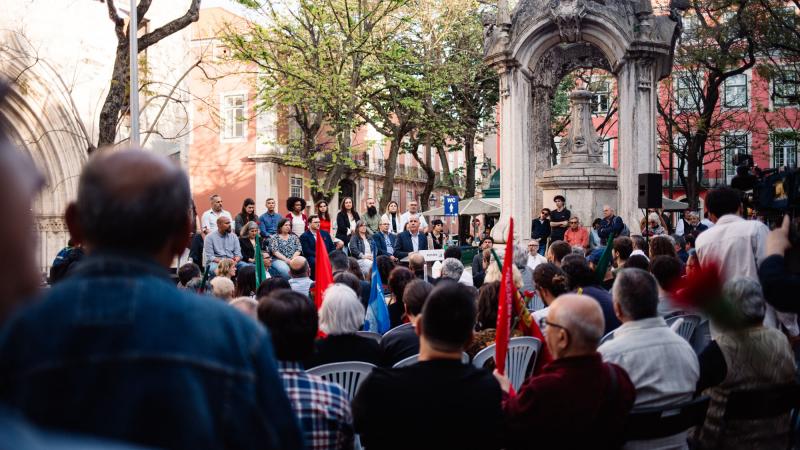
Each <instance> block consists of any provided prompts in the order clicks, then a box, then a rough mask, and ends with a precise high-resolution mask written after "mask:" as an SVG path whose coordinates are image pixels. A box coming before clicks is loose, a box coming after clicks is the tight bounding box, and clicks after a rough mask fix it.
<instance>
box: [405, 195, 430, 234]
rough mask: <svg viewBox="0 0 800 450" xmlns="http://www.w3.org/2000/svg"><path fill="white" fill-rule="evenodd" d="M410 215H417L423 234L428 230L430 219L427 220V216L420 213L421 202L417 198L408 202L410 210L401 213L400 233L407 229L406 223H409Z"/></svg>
mask: <svg viewBox="0 0 800 450" xmlns="http://www.w3.org/2000/svg"><path fill="white" fill-rule="evenodd" d="M410 216H417V219H418V220H419V228H420V229H421V230H422V233H423V234H425V233H427V232H428V221H427V220H425V216H423V215H422V214H420V213H419V203H417V201H416V200H411V201H410V202H409V203H408V211H406V212H404V213H403V214H401V215H400V233H402V232H403V231H404V230H405V229H406V223H408V218H409V217H410Z"/></svg>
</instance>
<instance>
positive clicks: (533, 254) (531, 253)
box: [528, 239, 547, 272]
mask: <svg viewBox="0 0 800 450" xmlns="http://www.w3.org/2000/svg"><path fill="white" fill-rule="evenodd" d="M539 245H540V244H539V241H537V240H536V239H532V240H530V241H528V267H530V268H531V272H533V270H535V269H536V266H538V265H539V264H542V263H546V262H547V258H545V257H544V256H542V255H540V254H539Z"/></svg>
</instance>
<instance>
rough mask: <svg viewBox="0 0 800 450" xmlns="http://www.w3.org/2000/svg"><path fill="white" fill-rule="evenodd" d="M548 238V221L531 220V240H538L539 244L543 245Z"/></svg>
mask: <svg viewBox="0 0 800 450" xmlns="http://www.w3.org/2000/svg"><path fill="white" fill-rule="evenodd" d="M549 237H550V220H549V219H544V221H542V220H539V219H533V221H532V222H531V239H539V244H540V245H544V244H545V243H546V241H547V238H549Z"/></svg>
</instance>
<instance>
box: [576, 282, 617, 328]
mask: <svg viewBox="0 0 800 450" xmlns="http://www.w3.org/2000/svg"><path fill="white" fill-rule="evenodd" d="M580 291H581V294H583V295H588V296H589V297H591V298H593V299H594V300H595V301H596V302H597V304H599V305H600V309H602V310H603V319H605V324H606V328H605V330H604V331H603V334H608V333H610V332H612V331H614V330H616V329H617V328H618V327H619V326H620V325H622V322H620V321H619V319H618V318H617V315H616V314H614V301H613V300H612V297H611V293H610V292H608V291H607V290H605V289H603V288H602V287H600V286H584V287H582V288H580Z"/></svg>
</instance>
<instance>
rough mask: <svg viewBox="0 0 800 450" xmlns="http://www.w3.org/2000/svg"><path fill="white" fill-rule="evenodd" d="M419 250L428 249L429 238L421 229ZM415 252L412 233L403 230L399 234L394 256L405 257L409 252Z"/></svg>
mask: <svg viewBox="0 0 800 450" xmlns="http://www.w3.org/2000/svg"><path fill="white" fill-rule="evenodd" d="M418 236H419V247H418V248H419V250H427V249H428V239H426V238H425V233H423V232H422V231H419V233H418ZM413 252H414V244H413V243H412V242H411V233H409V232H408V231H403V232H402V233H400V234H398V235H397V247H396V248H395V249H394V256H396V257H397V258H400V259H403V258H405V257H406V256H408V254H409V253H413Z"/></svg>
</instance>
